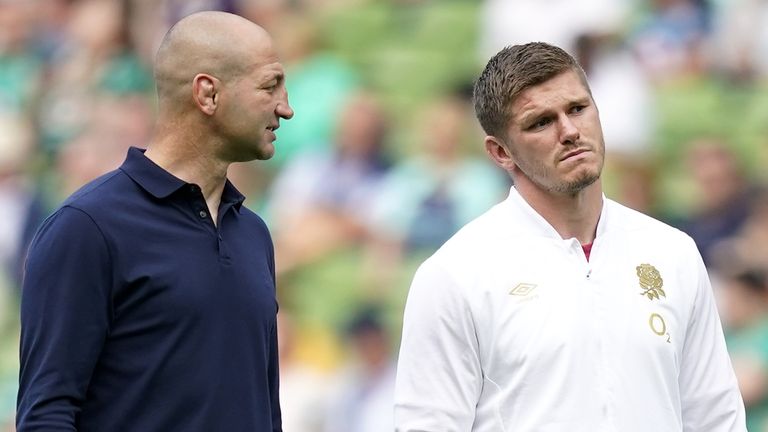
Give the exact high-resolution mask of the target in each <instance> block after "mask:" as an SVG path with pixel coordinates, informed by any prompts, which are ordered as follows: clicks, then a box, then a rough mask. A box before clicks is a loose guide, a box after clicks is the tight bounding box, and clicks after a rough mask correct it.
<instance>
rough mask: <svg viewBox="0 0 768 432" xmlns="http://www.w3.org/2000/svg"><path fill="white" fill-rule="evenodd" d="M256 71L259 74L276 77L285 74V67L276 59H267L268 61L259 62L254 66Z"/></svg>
mask: <svg viewBox="0 0 768 432" xmlns="http://www.w3.org/2000/svg"><path fill="white" fill-rule="evenodd" d="M256 71H257V72H258V74H259V75H260V76H264V77H278V76H283V75H285V68H284V67H283V65H282V64H281V63H280V62H279V61H276V60H269V62H268V63H261V64H258V65H257V66H256Z"/></svg>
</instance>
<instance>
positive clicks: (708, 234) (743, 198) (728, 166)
mask: <svg viewBox="0 0 768 432" xmlns="http://www.w3.org/2000/svg"><path fill="white" fill-rule="evenodd" d="M685 167H686V169H687V170H688V171H689V172H691V173H692V178H693V181H694V186H695V193H696V197H697V200H696V202H695V203H694V208H693V210H692V211H691V215H690V216H689V217H688V218H687V219H685V220H683V221H682V222H681V223H680V224H679V227H680V229H682V230H683V231H685V232H686V233H688V234H689V235H690V236H691V237H693V239H694V240H695V241H696V245H697V246H698V247H699V251H700V252H701V255H702V257H703V258H704V262H705V263H709V261H710V259H711V248H712V246H713V245H715V244H716V243H717V242H718V241H720V240H723V239H725V238H728V237H730V236H732V235H734V234H736V233H737V232H738V231H739V230H740V229H741V227H742V225H743V224H744V222H745V221H746V219H747V217H748V215H749V211H750V206H751V200H752V199H753V197H754V193H755V190H754V188H753V187H752V186H751V185H750V183H749V181H748V180H747V178H746V176H745V173H744V169H743V167H742V166H741V164H740V163H739V160H738V158H737V155H736V154H735V153H734V151H733V150H732V149H731V148H730V147H729V146H728V144H727V143H725V142H723V141H720V140H718V139H714V138H701V139H696V140H693V141H692V142H691V143H690V144H689V145H688V148H687V152H686V154H685Z"/></svg>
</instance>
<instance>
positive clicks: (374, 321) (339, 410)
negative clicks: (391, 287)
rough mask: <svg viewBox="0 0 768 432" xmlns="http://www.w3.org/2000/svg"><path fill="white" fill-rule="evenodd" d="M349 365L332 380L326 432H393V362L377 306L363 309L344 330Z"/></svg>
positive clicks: (363, 307)
mask: <svg viewBox="0 0 768 432" xmlns="http://www.w3.org/2000/svg"><path fill="white" fill-rule="evenodd" d="M346 335H347V341H348V345H349V348H350V350H351V354H352V355H351V356H350V361H349V362H348V363H347V364H345V365H343V367H342V370H341V371H340V372H339V374H338V377H336V378H335V379H334V382H335V388H334V390H333V392H332V394H331V395H330V396H329V398H330V402H329V408H328V412H327V420H326V426H325V432H392V401H393V398H394V388H395V362H394V355H393V353H392V348H391V342H390V337H389V333H388V331H387V329H386V327H385V325H384V321H383V316H382V311H381V309H380V308H379V307H378V306H365V305H364V306H362V307H361V308H360V311H359V312H358V313H357V314H355V316H354V317H353V319H352V321H351V322H350V323H349V325H348V328H347V330H346Z"/></svg>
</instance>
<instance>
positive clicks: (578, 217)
mask: <svg viewBox="0 0 768 432" xmlns="http://www.w3.org/2000/svg"><path fill="white" fill-rule="evenodd" d="M515 188H516V189H517V191H518V193H520V195H521V196H522V197H523V199H524V200H525V201H526V202H527V203H528V204H529V205H530V206H531V207H532V208H533V209H534V210H535V211H536V213H538V214H540V215H541V216H542V217H543V218H544V219H545V220H546V221H547V222H549V224H550V225H552V227H553V228H554V229H555V231H557V233H558V234H560V237H562V238H564V239H568V238H574V237H575V238H576V239H578V240H579V243H581V244H589V243H592V242H593V241H594V239H595V233H596V230H597V223H598V221H599V220H600V213H601V212H602V210H603V191H602V186H601V184H600V180H597V181H596V182H595V183H593V184H591V185H590V186H587V187H586V188H584V189H582V190H581V191H579V192H577V193H576V194H573V195H570V194H556V193H552V192H548V191H544V190H542V189H540V188H538V187H536V186H534V185H531V184H521V185H517V186H515Z"/></svg>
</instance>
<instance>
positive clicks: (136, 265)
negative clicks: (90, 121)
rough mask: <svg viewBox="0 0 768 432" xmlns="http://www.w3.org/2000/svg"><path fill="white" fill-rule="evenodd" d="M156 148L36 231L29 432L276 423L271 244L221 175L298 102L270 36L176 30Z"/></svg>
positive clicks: (26, 411) (212, 23)
mask: <svg viewBox="0 0 768 432" xmlns="http://www.w3.org/2000/svg"><path fill="white" fill-rule="evenodd" d="M155 77H156V81H157V93H158V121H157V125H156V129H155V134H154V135H153V137H152V139H151V140H150V144H149V147H148V149H147V150H146V152H143V151H142V150H139V149H138V148H131V149H130V150H129V151H128V155H127V158H126V160H125V162H124V163H123V165H122V166H121V167H120V169H118V170H115V171H112V172H111V173H108V174H106V175H104V176H102V177H101V178H99V179H97V180H95V181H93V182H91V183H89V184H88V185H86V186H84V187H83V188H82V189H80V191H78V192H76V193H75V194H73V195H72V196H71V197H70V198H68V199H67V200H66V201H65V202H64V204H63V205H62V206H61V207H60V208H59V209H58V210H57V211H56V212H55V213H54V214H53V215H52V216H50V217H49V218H48V219H46V221H45V222H44V223H43V225H42V226H41V228H40V229H39V230H38V232H37V234H36V236H35V239H34V240H33V242H32V246H31V247H30V251H29V255H28V257H27V262H26V272H25V275H24V285H23V290H22V302H21V323H22V328H21V376H20V384H19V387H20V388H19V397H18V408H17V420H16V421H17V428H18V431H19V432H27V431H36V430H78V431H81V432H86V431H118V430H126V431H146V432H152V431H167V430H170V429H177V430H185V431H187V430H188V431H209V430H226V431H243V432H245V431H249V432H252V431H273V432H278V431H281V430H282V428H281V414H280V404H279V395H278V381H279V377H278V373H279V372H278V352H277V329H276V325H277V324H276V313H277V301H276V297H275V272H274V249H273V247H272V242H271V239H270V235H269V232H268V230H267V227H266V225H265V224H264V222H263V221H262V220H261V219H260V218H259V217H258V216H257V215H256V214H254V213H253V212H251V211H249V210H248V209H246V208H245V207H243V206H242V202H243V200H244V197H243V196H242V195H241V194H240V193H239V192H238V191H237V190H236V189H235V188H234V187H233V186H232V184H231V183H230V182H229V181H227V179H226V173H227V168H228V166H229V165H230V164H231V163H233V162H241V161H248V160H254V159H261V160H264V159H269V158H270V157H271V156H272V154H273V153H274V151H275V148H274V144H273V141H274V140H275V139H276V136H275V130H276V129H277V128H278V127H279V123H280V120H281V119H289V118H291V117H292V116H293V111H292V109H291V108H290V106H289V105H288V98H287V94H286V91H285V79H284V69H283V66H282V65H281V64H280V63H279V60H278V57H277V54H276V53H275V50H274V47H273V44H272V41H271V38H270V36H269V35H268V34H267V33H266V32H265V31H264V30H263V29H262V28H260V27H259V26H257V25H255V24H253V23H252V22H250V21H248V20H246V19H244V18H242V17H239V16H236V15H232V14H227V13H222V12H202V13H199V14H194V15H190V16H188V17H186V18H184V19H182V20H181V21H179V22H178V23H177V24H176V25H175V26H174V27H173V28H172V29H171V30H170V31H169V32H168V34H167V35H166V38H165V39H164V42H163V43H162V44H161V46H160V49H159V50H158V54H157V60H156V64H155Z"/></svg>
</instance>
